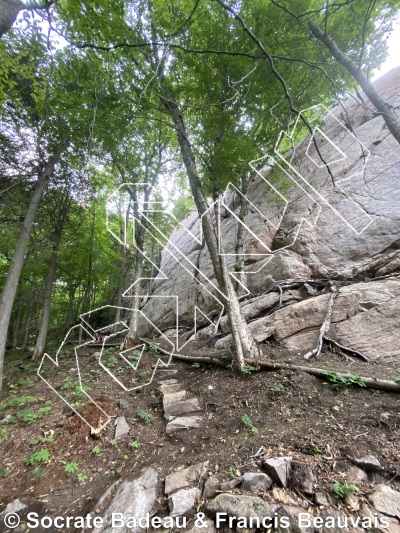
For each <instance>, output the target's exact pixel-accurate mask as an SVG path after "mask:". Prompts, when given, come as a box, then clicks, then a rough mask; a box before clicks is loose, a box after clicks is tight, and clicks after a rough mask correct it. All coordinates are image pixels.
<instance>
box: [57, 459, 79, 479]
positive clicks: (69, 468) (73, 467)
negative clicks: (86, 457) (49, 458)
mask: <svg viewBox="0 0 400 533" xmlns="http://www.w3.org/2000/svg"><path fill="white" fill-rule="evenodd" d="M61 462H62V464H63V465H64V470H65V472H66V473H67V474H68V475H69V476H70V475H71V474H75V472H76V471H77V470H79V465H78V463H76V462H75V461H71V462H70V463H67V462H66V461H61Z"/></svg>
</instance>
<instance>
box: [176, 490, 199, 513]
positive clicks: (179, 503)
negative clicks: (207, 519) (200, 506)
mask: <svg viewBox="0 0 400 533" xmlns="http://www.w3.org/2000/svg"><path fill="white" fill-rule="evenodd" d="M200 496H201V491H200V489H197V488H191V489H182V490H178V492H174V493H173V494H172V495H171V496H169V497H168V506H169V510H170V515H171V516H172V517H174V516H181V515H185V514H189V513H190V514H191V513H194V509H195V507H196V504H197V502H198V501H199V499H200Z"/></svg>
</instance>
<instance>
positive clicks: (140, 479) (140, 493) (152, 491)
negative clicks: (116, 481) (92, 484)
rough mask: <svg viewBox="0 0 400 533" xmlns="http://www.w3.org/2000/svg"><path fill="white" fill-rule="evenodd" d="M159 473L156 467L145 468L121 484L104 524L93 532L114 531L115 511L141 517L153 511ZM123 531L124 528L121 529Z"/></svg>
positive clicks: (139, 532) (138, 531) (136, 530)
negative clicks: (113, 519)
mask: <svg viewBox="0 0 400 533" xmlns="http://www.w3.org/2000/svg"><path fill="white" fill-rule="evenodd" d="M157 484H158V475H157V472H156V471H155V470H154V468H150V467H147V468H143V470H141V471H140V472H138V473H137V474H134V475H131V476H129V477H128V478H127V479H125V480H124V481H123V483H122V485H120V486H119V488H118V490H117V492H116V494H115V496H114V498H113V499H112V501H111V503H110V505H109V506H108V508H107V510H106V511H105V512H104V514H103V525H102V526H101V527H99V528H95V529H94V530H93V533H112V532H114V531H115V532H116V531H117V530H116V529H115V528H113V527H112V517H113V514H114V513H122V515H123V516H126V517H127V516H129V517H136V518H137V519H139V518H140V517H142V516H146V515H147V513H151V511H152V509H153V506H154V504H155V502H156V490H157ZM121 531H122V530H121ZM130 531H131V532H132V533H142V532H144V531H145V528H141V527H136V528H132V529H131V530H130Z"/></svg>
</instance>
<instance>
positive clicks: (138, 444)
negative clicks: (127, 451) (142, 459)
mask: <svg viewBox="0 0 400 533" xmlns="http://www.w3.org/2000/svg"><path fill="white" fill-rule="evenodd" d="M141 445H142V443H141V442H139V441H137V440H133V441H132V442H130V443H129V447H130V448H133V449H134V450H135V451H136V450H138V449H139V448H140V447H141Z"/></svg>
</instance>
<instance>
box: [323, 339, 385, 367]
mask: <svg viewBox="0 0 400 533" xmlns="http://www.w3.org/2000/svg"><path fill="white" fill-rule="evenodd" d="M324 340H326V341H328V342H331V343H332V344H334V345H335V346H337V347H338V348H340V349H341V350H344V351H346V352H351V353H354V354H355V355H358V356H359V357H361V359H364V361H367V363H371V362H374V361H376V360H377V359H378V358H375V359H371V358H370V357H368V355H365V354H363V353H361V352H358V351H357V350H354V349H353V348H348V347H347V346H342V345H341V344H339V343H338V342H337V341H334V340H333V339H331V338H330V337H327V336H326V335H324Z"/></svg>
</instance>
